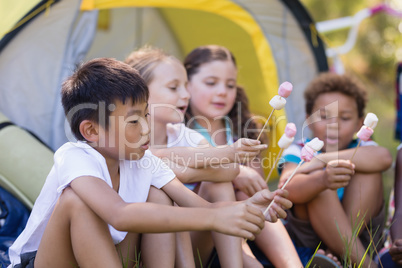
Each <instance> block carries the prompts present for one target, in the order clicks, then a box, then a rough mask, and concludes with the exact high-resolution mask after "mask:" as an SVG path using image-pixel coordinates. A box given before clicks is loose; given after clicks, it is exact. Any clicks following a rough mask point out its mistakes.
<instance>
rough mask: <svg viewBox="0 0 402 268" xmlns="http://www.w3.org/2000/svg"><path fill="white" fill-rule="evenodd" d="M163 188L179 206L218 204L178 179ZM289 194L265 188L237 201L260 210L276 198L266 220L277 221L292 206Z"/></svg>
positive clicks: (284, 215) (209, 205)
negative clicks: (243, 199) (191, 189)
mask: <svg viewBox="0 0 402 268" xmlns="http://www.w3.org/2000/svg"><path fill="white" fill-rule="evenodd" d="M162 189H163V191H165V192H166V193H167V195H168V196H170V198H172V200H173V201H175V202H176V203H177V204H178V205H179V206H191V207H199V206H202V207H211V206H215V204H216V203H209V202H207V201H206V200H204V199H203V198H201V197H200V196H198V195H197V194H195V193H194V192H192V191H190V190H189V189H187V188H186V187H185V186H184V185H183V184H182V183H180V182H179V181H178V180H177V179H174V180H172V181H171V182H169V183H168V184H166V185H165V186H164V187H163V188H162ZM287 195H288V193H287V191H284V190H277V191H275V192H270V191H269V190H267V189H265V190H262V191H259V192H257V193H256V194H255V195H253V196H252V197H250V198H249V199H247V200H245V201H240V202H236V203H241V204H244V205H249V206H250V205H251V206H254V207H256V208H258V209H259V210H260V211H264V210H265V209H266V208H267V207H268V205H269V204H270V203H271V201H272V200H273V199H274V198H275V205H274V206H272V209H271V210H270V211H269V214H268V215H267V217H266V220H269V221H271V222H275V221H276V220H277V219H278V218H284V217H286V212H285V211H284V210H285V209H288V208H290V207H291V206H292V203H291V202H290V201H289V200H288V199H287ZM218 203H219V202H218Z"/></svg>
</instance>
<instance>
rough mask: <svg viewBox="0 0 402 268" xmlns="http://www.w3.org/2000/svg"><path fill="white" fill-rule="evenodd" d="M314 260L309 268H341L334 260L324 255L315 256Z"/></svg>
mask: <svg viewBox="0 0 402 268" xmlns="http://www.w3.org/2000/svg"><path fill="white" fill-rule="evenodd" d="M312 258H313V259H312V260H311V263H310V266H309V268H340V266H339V265H338V264H337V263H336V262H335V261H334V260H333V259H331V258H329V257H327V256H325V255H323V254H315V255H314V256H313V257H312Z"/></svg>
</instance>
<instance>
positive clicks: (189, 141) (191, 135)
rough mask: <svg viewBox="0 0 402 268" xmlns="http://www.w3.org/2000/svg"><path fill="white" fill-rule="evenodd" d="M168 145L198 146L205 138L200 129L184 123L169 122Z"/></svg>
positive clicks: (167, 126)
mask: <svg viewBox="0 0 402 268" xmlns="http://www.w3.org/2000/svg"><path fill="white" fill-rule="evenodd" d="M166 128H167V137H168V140H167V147H168V148H170V147H197V146H198V145H199V144H200V142H201V141H203V140H205V138H204V136H202V135H201V134H200V133H199V132H198V131H195V130H193V129H191V128H188V127H186V126H185V125H184V124H183V123H179V124H167V125H166Z"/></svg>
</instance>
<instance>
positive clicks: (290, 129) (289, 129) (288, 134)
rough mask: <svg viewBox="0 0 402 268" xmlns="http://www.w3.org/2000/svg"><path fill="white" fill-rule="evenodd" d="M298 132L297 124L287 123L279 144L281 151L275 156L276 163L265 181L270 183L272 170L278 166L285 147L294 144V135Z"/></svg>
mask: <svg viewBox="0 0 402 268" xmlns="http://www.w3.org/2000/svg"><path fill="white" fill-rule="evenodd" d="M296 132H297V129H296V125H295V124H293V123H288V124H286V127H285V133H284V134H283V135H282V137H281V138H280V139H279V141H278V146H279V148H281V149H280V150H279V153H278V155H277V156H276V158H275V161H274V164H273V165H272V167H271V170H270V171H269V173H268V176H267V178H266V179H265V182H267V183H268V181H269V178H270V177H271V174H272V171H273V170H274V168H275V166H276V162H277V161H278V159H279V156H280V155H281V154H282V152H283V150H284V149H286V148H288V147H289V146H290V145H291V144H292V142H293V141H294V139H295V138H294V136H295V135H296Z"/></svg>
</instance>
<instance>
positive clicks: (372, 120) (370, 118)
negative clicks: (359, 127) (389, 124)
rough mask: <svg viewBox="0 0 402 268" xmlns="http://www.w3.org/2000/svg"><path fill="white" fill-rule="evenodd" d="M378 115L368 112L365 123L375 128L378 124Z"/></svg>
mask: <svg viewBox="0 0 402 268" xmlns="http://www.w3.org/2000/svg"><path fill="white" fill-rule="evenodd" d="M377 123H378V117H377V116H376V115H375V114H373V113H368V114H367V115H366V118H365V119H364V125H365V126H368V127H369V128H371V129H374V128H375V127H376V126H377Z"/></svg>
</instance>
